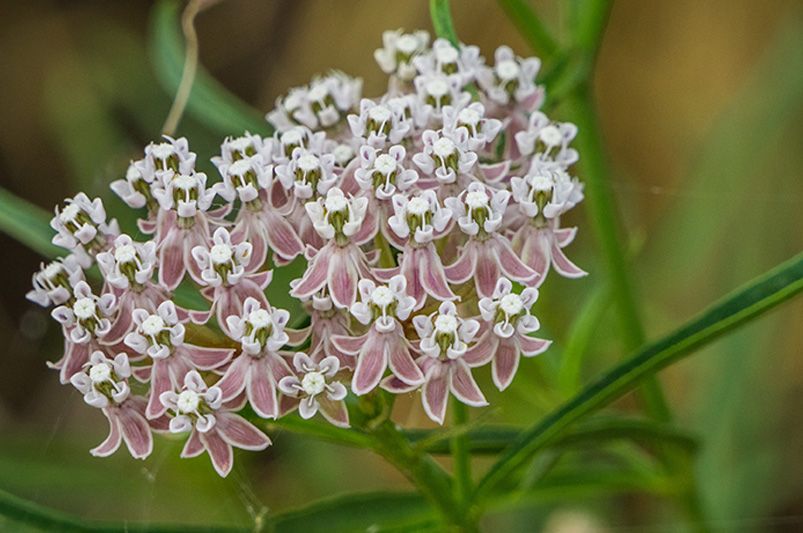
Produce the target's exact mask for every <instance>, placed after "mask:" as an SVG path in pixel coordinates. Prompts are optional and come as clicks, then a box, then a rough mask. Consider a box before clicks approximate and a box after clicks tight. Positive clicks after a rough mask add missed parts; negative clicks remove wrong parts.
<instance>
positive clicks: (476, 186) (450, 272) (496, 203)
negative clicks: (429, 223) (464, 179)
mask: <svg viewBox="0 0 803 533" xmlns="http://www.w3.org/2000/svg"><path fill="white" fill-rule="evenodd" d="M461 196H462V198H461V197H453V198H447V199H446V202H445V203H446V205H447V206H449V208H450V209H451V210H452V213H454V217H455V218H456V219H457V224H458V226H460V229H461V230H462V231H463V233H465V234H466V235H468V236H469V237H470V238H469V240H468V242H466V244H464V245H463V247H462V249H461V250H460V252H459V256H458V258H457V260H456V261H455V262H454V263H453V264H451V265H449V266H447V267H446V268H445V273H446V279H448V280H449V281H450V282H451V283H465V282H466V281H468V280H469V279H471V278H472V277H473V278H474V284H475V286H476V288H477V294H478V295H479V296H480V297H482V298H484V297H490V296H491V295H492V294H493V291H494V288H495V287H496V282H497V280H499V278H500V277H501V276H502V274H504V275H505V276H507V277H509V278H511V279H514V280H516V281H518V282H520V283H523V284H525V285H534V284H535V283H537V281H538V278H539V274H538V272H536V271H534V270H532V269H531V268H530V267H528V266H527V265H526V264H524V263H523V262H522V260H521V259H519V257H518V256H517V255H516V254H515V252H513V249H512V248H511V245H510V242H509V241H508V239H507V237H505V236H504V235H502V234H501V233H500V229H501V227H502V217H503V216H504V213H505V208H506V207H507V203H508V200H509V199H510V192H508V191H506V190H498V191H494V192H493V193H491V192H490V190H489V189H487V188H486V187H485V186H484V185H483V184H481V183H479V182H474V183H472V184H471V185H469V187H468V189H467V190H466V191H465V192H464V193H463V194H461Z"/></svg>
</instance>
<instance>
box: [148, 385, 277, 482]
mask: <svg viewBox="0 0 803 533" xmlns="http://www.w3.org/2000/svg"><path fill="white" fill-rule="evenodd" d="M183 384H184V387H183V388H182V389H180V392H178V393H177V392H175V391H174V390H168V391H165V392H163V393H161V395H160V400H161V403H162V404H163V406H164V409H165V410H167V409H170V410H171V411H173V413H174V414H175V416H174V417H173V418H172V419H171V420H170V432H171V433H186V432H187V431H189V432H190V438H189V439H187V443H186V444H185V445H184V449H183V450H182V451H181V457H196V456H198V455H200V454H201V453H202V452H203V451H204V450H206V452H207V453H208V454H209V457H210V459H212V465H213V466H214V467H215V471H216V472H217V473H218V474H219V475H220V476H221V477H226V476H227V475H228V474H229V472H230V471H231V467H232V466H233V465H234V451H233V450H232V446H236V447H237V448H241V449H243V450H254V451H258V450H264V449H265V448H267V447H268V446H270V444H271V442H270V439H269V438H268V437H267V435H265V434H264V433H262V432H261V431H260V430H258V429H257V428H256V427H255V426H254V425H253V424H251V423H250V422H248V421H247V420H246V419H244V418H243V417H241V416H239V415H237V414H234V413H233V412H230V411H228V410H227V409H226V408H225V406H223V400H222V397H221V391H220V389H219V388H218V387H207V386H206V383H204V381H203V379H201V375H200V374H198V372H196V371H195V370H193V371H191V372H189V373H187V375H185V376H184V379H183ZM176 388H178V387H176Z"/></svg>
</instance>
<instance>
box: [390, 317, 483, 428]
mask: <svg viewBox="0 0 803 533" xmlns="http://www.w3.org/2000/svg"><path fill="white" fill-rule="evenodd" d="M413 325H414V326H415V329H416V332H417V333H418V336H419V337H420V338H421V342H420V350H421V353H422V355H421V356H420V357H419V358H418V359H417V361H416V362H417V363H418V366H419V367H420V368H421V371H422V372H423V373H424V384H423V385H421V391H422V394H421V402H422V404H423V406H424V411H426V413H427V416H429V417H430V418H431V419H432V420H433V421H435V422H437V423H438V424H443V420H444V417H445V415H446V404H447V401H448V397H449V391H451V392H452V394H454V396H455V397H456V398H457V399H458V400H460V401H461V402H463V403H465V404H467V405H472V406H475V407H481V406H484V405H488V402H487V401H486V400H485V396H483V394H482V391H481V390H480V388H479V387H478V386H477V383H476V382H475V381H474V377H473V376H472V375H471V369H470V368H469V366H468V364H466V362H465V361H464V360H463V356H464V355H465V354H466V351H467V350H468V343H469V342H471V340H472V339H473V338H474V336H475V335H476V334H477V331H478V330H479V327H480V325H479V323H478V322H477V321H476V320H472V319H469V320H464V319H462V318H460V317H459V316H458V315H457V309H456V308H455V306H454V304H453V303H452V302H443V303H442V304H441V305H440V307H439V308H438V313H437V314H436V315H435V317H434V320H433V317H432V316H424V315H419V316H416V317H413ZM382 387H383V388H384V389H386V390H388V391H390V392H393V393H401V392H409V391H411V390H414V389H416V388H417V386H411V385H409V384H406V383H404V382H403V381H401V380H399V379H398V378H397V377H394V376H391V377H389V378H386V379H385V380H384V381H383V382H382Z"/></svg>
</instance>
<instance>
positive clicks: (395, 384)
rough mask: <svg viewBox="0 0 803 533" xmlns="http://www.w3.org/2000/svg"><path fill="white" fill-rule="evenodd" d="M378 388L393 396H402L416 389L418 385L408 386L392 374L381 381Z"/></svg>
mask: <svg viewBox="0 0 803 533" xmlns="http://www.w3.org/2000/svg"><path fill="white" fill-rule="evenodd" d="M379 386H380V387H381V388H383V389H385V390H386V391H388V392H392V393H393V394H404V393H408V392H412V391H414V390H415V389H417V388H418V385H408V384H407V383H405V382H403V381H402V380H400V379H399V378H397V377H396V376H394V375H393V374H391V375H390V376H388V377H386V378H385V379H383V380H382V381H381V382H380V385H379Z"/></svg>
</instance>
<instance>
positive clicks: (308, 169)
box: [276, 148, 337, 200]
mask: <svg viewBox="0 0 803 533" xmlns="http://www.w3.org/2000/svg"><path fill="white" fill-rule="evenodd" d="M276 176H277V177H278V178H279V181H280V182H281V184H282V186H283V187H284V188H285V189H286V190H287V191H289V192H292V194H293V196H295V197H296V198H298V199H299V200H309V199H310V198H317V197H319V196H322V195H324V194H326V192H327V191H329V189H331V188H332V187H333V186H334V185H335V184H336V183H337V176H336V175H335V156H333V155H332V154H328V153H314V152H313V151H311V150H307V149H304V148H296V149H294V150H293V152H292V155H291V156H290V159H289V160H288V161H287V162H286V163H283V164H280V165H277V166H276Z"/></svg>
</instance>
